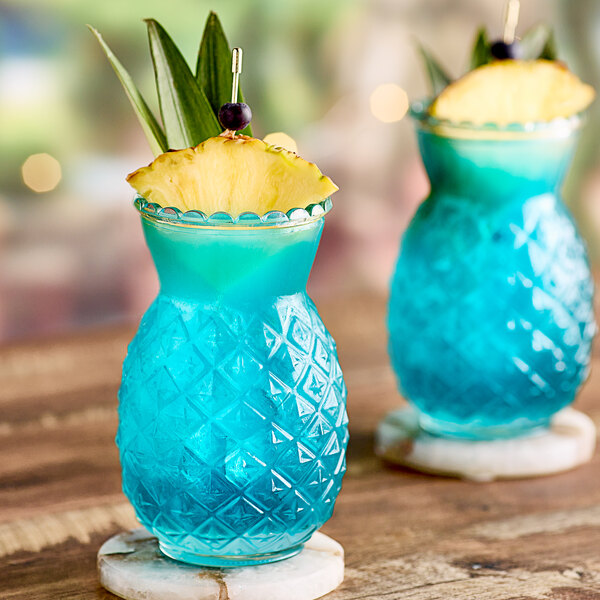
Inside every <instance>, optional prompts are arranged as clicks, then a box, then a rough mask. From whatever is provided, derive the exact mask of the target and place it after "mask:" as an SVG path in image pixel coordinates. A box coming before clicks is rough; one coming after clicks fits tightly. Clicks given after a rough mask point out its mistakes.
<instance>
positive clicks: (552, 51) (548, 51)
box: [539, 30, 558, 60]
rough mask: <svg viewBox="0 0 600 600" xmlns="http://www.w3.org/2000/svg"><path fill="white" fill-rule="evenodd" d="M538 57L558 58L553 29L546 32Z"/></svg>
mask: <svg viewBox="0 0 600 600" xmlns="http://www.w3.org/2000/svg"><path fill="white" fill-rule="evenodd" d="M539 58H545V59H546V60H558V48H557V46H556V38H555V37H554V31H552V30H550V32H549V33H548V37H547V39H546V43H545V44H544V47H543V48H542V51H541V52H540V55H539Z"/></svg>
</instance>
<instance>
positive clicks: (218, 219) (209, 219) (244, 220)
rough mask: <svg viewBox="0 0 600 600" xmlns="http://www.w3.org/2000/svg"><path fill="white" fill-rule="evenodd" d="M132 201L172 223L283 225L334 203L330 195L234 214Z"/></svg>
mask: <svg viewBox="0 0 600 600" xmlns="http://www.w3.org/2000/svg"><path fill="white" fill-rule="evenodd" d="M133 203H134V205H135V207H136V208H137V210H138V211H139V212H140V214H142V215H144V216H147V217H150V218H153V219H158V220H161V221H168V222H169V223H172V224H174V225H194V226H197V227H282V226H291V225H301V224H303V223H308V222H310V221H315V220H316V219H318V218H320V217H323V216H324V215H326V214H327V213H328V212H329V211H330V210H331V208H332V207H333V202H332V201H331V198H330V197H328V198H325V200H322V201H321V202H318V203H317V204H309V205H308V206H307V207H306V208H292V209H290V210H288V211H287V212H285V213H284V212H282V211H279V210H271V211H269V212H267V213H265V214H264V215H258V214H257V213H253V212H244V213H241V214H240V215H238V216H237V217H233V216H232V215H230V214H229V213H227V212H216V213H213V214H212V215H207V214H206V213H204V212H202V211H201V210H188V211H186V212H183V211H181V210H179V209H178V208H176V207H174V206H165V207H163V206H160V205H159V204H155V203H153V202H148V201H147V200H146V199H145V198H143V197H142V196H136V197H135V199H134V202H133Z"/></svg>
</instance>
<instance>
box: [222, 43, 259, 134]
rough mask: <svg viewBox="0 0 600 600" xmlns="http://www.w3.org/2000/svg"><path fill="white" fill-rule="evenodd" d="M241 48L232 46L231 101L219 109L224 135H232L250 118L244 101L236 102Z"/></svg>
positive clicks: (246, 124) (245, 124) (242, 127)
mask: <svg viewBox="0 0 600 600" xmlns="http://www.w3.org/2000/svg"><path fill="white" fill-rule="evenodd" d="M242 56H243V53H242V49H241V48H234V49H233V52H232V55H231V72H232V73H233V80H232V82H231V102H226V103H225V104H223V106H221V108H220V109H219V122H220V123H221V125H222V126H223V127H224V128H225V132H224V134H225V135H231V136H234V135H235V132H236V131H239V130H240V129H244V128H245V127H247V126H248V124H249V123H250V121H251V120H252V111H251V110H250V107H249V106H248V105H247V104H246V103H245V102H237V99H238V88H239V85H240V74H241V72H242Z"/></svg>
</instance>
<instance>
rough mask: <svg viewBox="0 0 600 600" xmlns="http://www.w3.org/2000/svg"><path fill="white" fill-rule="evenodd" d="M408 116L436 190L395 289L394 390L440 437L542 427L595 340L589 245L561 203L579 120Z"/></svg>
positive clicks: (569, 395)
mask: <svg viewBox="0 0 600 600" xmlns="http://www.w3.org/2000/svg"><path fill="white" fill-rule="evenodd" d="M413 116H415V117H416V119H417V135H418V140H419V147H420V150H421V154H422V157H423V162H424V163H425V168H426V170H427V173H428V176H429V178H430V180H431V193H430V195H429V197H428V198H427V199H426V200H425V201H424V202H423V204H422V205H421V206H420V208H419V209H418V211H417V213H416V215H415V216H414V218H413V220H412V222H411V224H410V225H409V227H408V229H407V231H406V233H405V234H404V237H403V239H402V247H401V251H400V256H399V259H398V263H397V267H396V272H395V274H394V277H393V280H392V290H391V299H390V304H389V331H390V354H391V358H392V362H393V366H394V369H395V371H396V373H397V375H398V379H399V383H400V388H401V391H402V392H403V394H404V395H405V396H406V398H407V399H408V400H409V401H410V402H411V403H412V404H413V405H414V406H415V407H416V409H417V410H418V412H419V415H420V422H421V425H422V426H423V427H424V428H425V429H427V430H429V431H430V432H433V433H437V434H440V435H446V436H457V437H464V438H474V439H493V438H497V437H511V436H515V435H519V434H521V433H526V432H529V431H531V430H533V429H535V428H537V427H545V426H547V425H548V423H549V421H550V419H551V417H552V415H553V414H555V413H556V412H557V411H558V410H560V409H561V408H563V407H565V406H567V405H568V404H570V403H571V402H573V399H574V397H575V394H576V392H577V390H578V389H579V386H580V385H581V383H582V382H583V381H584V380H585V378H586V377H587V374H588V368H589V361H590V350H591V344H592V338H593V335H594V332H595V323H594V315H593V309H592V295H593V283H592V279H591V277H590V271H589V267H588V262H587V258H586V252H585V248H584V245H583V243H582V241H581V239H580V237H579V235H578V234H577V231H576V229H575V225H574V224H573V220H572V218H571V216H570V215H569V213H568V211H567V209H566V208H565V206H564V204H563V202H562V200H561V198H560V196H559V189H560V186H561V184H562V181H563V178H564V176H565V173H566V171H567V169H568V166H569V163H570V161H571V157H572V154H573V151H574V148H575V144H576V139H577V132H576V130H577V128H578V125H579V120H578V118H574V119H572V120H570V121H560V122H555V123H552V124H548V125H545V126H543V125H536V126H534V127H533V128H525V127H520V126H511V127H509V128H507V129H505V130H500V129H499V128H494V127H493V126H489V127H481V128H474V127H468V126H466V125H464V126H460V125H455V126H450V125H440V124H439V123H437V124H436V123H433V122H432V121H431V119H428V118H427V117H426V116H425V115H424V114H423V113H420V112H419V111H418V110H417V111H416V112H415V111H414V112H413Z"/></svg>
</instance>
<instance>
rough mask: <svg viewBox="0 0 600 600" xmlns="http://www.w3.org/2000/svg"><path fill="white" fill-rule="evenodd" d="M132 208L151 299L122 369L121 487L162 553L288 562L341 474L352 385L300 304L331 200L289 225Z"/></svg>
mask: <svg viewBox="0 0 600 600" xmlns="http://www.w3.org/2000/svg"><path fill="white" fill-rule="evenodd" d="M136 205H137V206H138V209H139V210H140V212H141V213H142V223H143V227H144V232H145V235H146V241H147V243H148V247H149V248H150V251H151V253H152V256H153V259H154V262H155V265H156V268H157V271H158V275H159V278H160V283H161V289H160V293H159V295H158V297H157V298H156V300H155V301H154V303H153V304H152V305H151V307H150V308H149V310H148V311H147V313H146V314H145V315H144V317H143V319H142V322H141V324H140V327H139V330H138V332H137V334H136V336H135V338H134V339H133V341H132V342H131V345H130V347H129V351H128V355H127V358H126V360H125V363H124V366H123V381H122V385H121V389H120V392H119V399H120V403H119V415H120V425H119V432H118V436H117V444H118V446H119V450H120V456H121V464H122V468H123V488H124V491H125V493H126V495H127V496H128V498H129V499H130V501H131V503H132V504H133V506H134V508H135V510H136V514H137V516H138V518H139V520H140V521H141V522H142V524H143V525H144V526H145V527H146V528H147V529H148V530H149V531H151V532H152V533H153V534H155V535H156V536H157V537H158V539H159V542H160V547H161V549H162V551H163V552H164V553H165V554H167V555H168V556H171V557H172V558H175V559H178V560H182V561H185V562H190V563H194V564H201V565H212V566H237V565H247V564H259V563H263V562H270V561H273V560H279V559H282V558H286V557H288V556H291V555H293V554H295V553H296V552H298V551H299V550H300V549H301V548H302V544H303V543H304V542H305V541H306V540H307V539H308V538H309V537H310V536H311V535H312V533H313V532H314V531H315V530H316V529H318V528H319V527H320V526H321V525H322V524H323V523H325V521H327V520H328V519H329V517H330V516H331V513H332V511H333V506H334V503H335V499H336V497H337V495H338V492H339V491H340V487H341V483H342V476H343V474H344V471H345V449H346V445H347V441H348V430H347V416H346V409H345V399H346V388H345V385H344V381H343V378H342V372H341V370H340V366H339V364H338V360H337V355H336V349H335V343H334V341H333V339H332V338H331V336H330V334H329V333H328V332H327V330H326V329H325V327H324V325H323V323H322V321H321V319H320V317H319V314H318V313H317V310H316V308H315V306H314V304H313V303H312V301H311V300H310V298H309V297H308V295H307V293H306V282H307V279H308V276H309V273H310V269H311V267H312V263H313V260H314V257H315V253H316V250H317V246H318V243H319V239H320V236H321V231H322V229H323V222H324V218H323V214H324V212H323V207H325V208H328V207H329V206H330V201H326V202H325V203H323V205H316V206H315V207H314V209H313V211H314V213H313V216H310V215H309V214H307V213H304V218H303V219H301V220H299V221H297V222H294V221H290V220H289V219H288V217H286V216H285V215H283V214H281V213H275V214H274V215H273V218H272V219H271V220H268V219H267V220H266V221H259V220H258V218H257V217H256V216H254V217H248V219H247V220H244V218H243V217H242V218H240V219H239V220H238V222H236V223H232V222H230V220H229V221H228V220H227V219H225V220H223V221H219V220H218V219H217V218H216V217H212V218H211V219H210V220H208V221H206V220H205V219H203V218H200V217H199V216H197V217H196V218H195V219H194V215H193V213H186V215H183V216H182V215H180V214H176V213H173V214H169V211H168V209H167V211H164V210H156V209H155V208H154V207H153V205H148V204H147V203H146V202H144V201H142V200H138V201H137V202H136ZM301 212H303V211H301ZM297 216H298V213H296V217H297Z"/></svg>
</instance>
